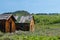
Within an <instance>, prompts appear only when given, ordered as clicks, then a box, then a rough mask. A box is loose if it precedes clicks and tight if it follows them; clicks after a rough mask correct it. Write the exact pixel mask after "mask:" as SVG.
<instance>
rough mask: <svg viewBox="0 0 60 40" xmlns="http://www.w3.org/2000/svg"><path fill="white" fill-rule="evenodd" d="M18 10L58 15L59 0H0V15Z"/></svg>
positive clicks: (59, 11) (59, 9)
mask: <svg viewBox="0 0 60 40" xmlns="http://www.w3.org/2000/svg"><path fill="white" fill-rule="evenodd" d="M18 10H25V11H28V12H30V13H60V0H0V13H4V12H14V11H18Z"/></svg>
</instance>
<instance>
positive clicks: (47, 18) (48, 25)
mask: <svg viewBox="0 0 60 40" xmlns="http://www.w3.org/2000/svg"><path fill="white" fill-rule="evenodd" d="M33 16H34V19H35V31H34V32H28V31H21V30H19V31H16V32H15V33H2V32H0V40H60V15H33Z"/></svg>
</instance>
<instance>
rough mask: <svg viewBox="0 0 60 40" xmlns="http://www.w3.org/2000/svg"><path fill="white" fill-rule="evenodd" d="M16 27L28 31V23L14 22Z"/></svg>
mask: <svg viewBox="0 0 60 40" xmlns="http://www.w3.org/2000/svg"><path fill="white" fill-rule="evenodd" d="M16 29H17V30H22V31H29V29H30V23H16Z"/></svg>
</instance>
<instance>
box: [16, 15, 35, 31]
mask: <svg viewBox="0 0 60 40" xmlns="http://www.w3.org/2000/svg"><path fill="white" fill-rule="evenodd" d="M16 18H17V17H16ZM19 18H20V19H19ZM18 19H19V21H18V22H17V23H16V29H17V30H23V31H31V32H33V31H34V17H33V16H31V15H29V16H21V17H18V18H17V20H18Z"/></svg>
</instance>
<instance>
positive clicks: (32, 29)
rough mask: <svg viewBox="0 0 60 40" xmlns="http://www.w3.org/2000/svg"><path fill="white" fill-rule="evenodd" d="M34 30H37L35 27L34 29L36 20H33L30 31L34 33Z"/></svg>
mask: <svg viewBox="0 0 60 40" xmlns="http://www.w3.org/2000/svg"><path fill="white" fill-rule="evenodd" d="M34 29H35V27H34V19H33V18H32V20H31V22H30V31H31V32H34Z"/></svg>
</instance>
